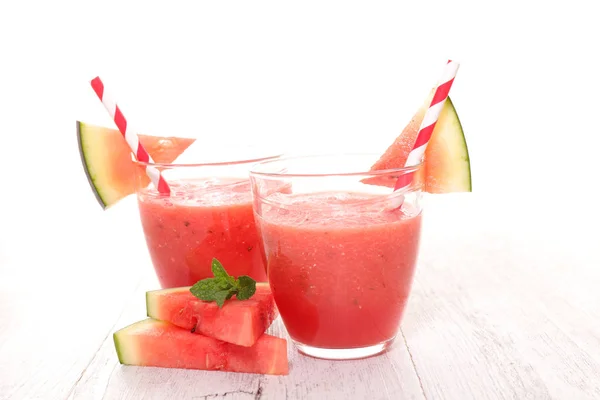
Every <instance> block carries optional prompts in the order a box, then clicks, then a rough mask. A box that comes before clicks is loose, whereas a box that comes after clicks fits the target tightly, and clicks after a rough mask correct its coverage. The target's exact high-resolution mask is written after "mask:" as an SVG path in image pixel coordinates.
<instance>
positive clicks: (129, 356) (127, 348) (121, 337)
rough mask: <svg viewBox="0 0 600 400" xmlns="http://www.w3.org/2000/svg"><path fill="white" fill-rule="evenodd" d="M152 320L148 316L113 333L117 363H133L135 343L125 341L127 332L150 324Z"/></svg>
mask: <svg viewBox="0 0 600 400" xmlns="http://www.w3.org/2000/svg"><path fill="white" fill-rule="evenodd" d="M152 322H153V320H152V319H150V318H148V319H145V320H142V321H138V322H135V323H133V324H131V325H128V326H126V327H124V328H122V329H120V330H118V331H117V332H115V333H113V342H114V343H115V350H116V351H117V357H118V358H119V363H121V364H123V365H135V364H136V362H135V360H134V358H135V343H134V342H131V343H126V342H127V340H126V339H127V338H128V333H129V332H131V331H132V330H136V329H139V328H140V327H143V326H145V325H148V324H151V323H152Z"/></svg>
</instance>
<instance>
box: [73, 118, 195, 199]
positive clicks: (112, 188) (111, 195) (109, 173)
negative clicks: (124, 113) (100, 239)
mask: <svg viewBox="0 0 600 400" xmlns="http://www.w3.org/2000/svg"><path fill="white" fill-rule="evenodd" d="M138 136H139V139H140V143H142V145H143V146H144V147H145V148H146V150H147V151H148V153H149V154H150V156H151V157H152V159H153V160H154V161H155V162H156V163H163V164H168V163H171V162H173V161H174V160H175V159H176V158H177V157H178V156H179V155H180V154H181V153H183V152H184V151H185V149H187V148H188V147H189V146H190V145H191V144H192V143H193V142H194V140H195V139H188V138H178V137H162V136H147V135H138ZM77 142H78V144H79V154H80V155H81V163H82V164H83V169H84V171H85V174H86V175H87V178H88V182H89V183H90V186H91V188H92V190H93V191H94V194H95V195H96V199H97V200H98V202H99V203H100V205H101V206H102V208H104V209H107V208H108V207H110V206H112V205H114V204H115V203H117V202H118V201H119V200H121V199H122V198H124V197H125V196H128V195H130V194H132V193H134V192H135V179H136V171H135V164H134V162H133V161H132V158H131V157H132V155H131V150H129V147H128V146H127V143H126V142H125V140H124V139H123V136H122V135H121V133H120V132H119V131H117V130H115V129H110V128H105V127H102V126H96V125H91V124H86V123H83V122H80V121H77ZM143 179H146V180H147V182H145V183H144V184H145V185H147V184H149V183H150V180H149V179H148V178H147V177H145V176H144V177H143Z"/></svg>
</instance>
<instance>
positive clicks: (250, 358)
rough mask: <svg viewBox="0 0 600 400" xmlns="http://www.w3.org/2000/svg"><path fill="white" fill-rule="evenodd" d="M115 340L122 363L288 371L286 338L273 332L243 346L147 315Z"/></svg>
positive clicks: (244, 370)
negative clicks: (252, 344)
mask: <svg viewBox="0 0 600 400" xmlns="http://www.w3.org/2000/svg"><path fill="white" fill-rule="evenodd" d="M113 339H114V342H115V348H116V350H117V355H118V357H119V362H120V363H121V364H126V365H137V366H146V367H163V368H183V369H200V370H209V371H229V372H247V373H255V374H270V375H287V374H288V357H287V341H286V340H285V339H281V338H278V337H274V336H271V335H266V334H265V335H262V336H261V337H260V338H259V339H258V340H257V341H256V343H255V344H254V346H252V347H244V346H237V345H234V344H231V343H225V342H222V341H220V340H217V339H214V338H211V337H208V336H204V335H198V334H192V333H190V332H189V331H188V330H186V329H182V328H179V327H176V326H174V325H172V324H169V323H168V322H164V321H156V320H153V319H150V318H148V319H146V320H143V321H139V322H136V323H134V324H132V325H129V326H128V327H125V328H123V329H121V330H119V331H117V332H115V334H114V335H113Z"/></svg>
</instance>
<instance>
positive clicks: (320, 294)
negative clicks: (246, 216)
mask: <svg viewBox="0 0 600 400" xmlns="http://www.w3.org/2000/svg"><path fill="white" fill-rule="evenodd" d="M269 197H270V196H269ZM269 197H267V199H266V200H265V201H264V202H263V203H262V204H261V206H260V215H258V214H257V215H256V219H257V224H258V228H259V231H261V234H262V239H263V244H264V256H265V257H266V260H267V265H268V277H269V282H270V285H271V289H272V291H273V295H274V297H275V301H276V303H277V307H278V309H279V312H280V314H281V317H282V318H283V321H284V323H285V326H286V328H287V330H288V332H289V334H290V336H291V337H292V339H294V340H295V341H296V342H300V343H302V344H305V345H308V346H313V347H319V348H328V349H348V348H359V347H367V346H373V345H377V344H379V343H383V342H386V341H388V340H390V339H393V338H394V337H395V335H396V332H397V331H398V328H399V324H400V319H401V317H402V314H403V311H404V308H405V305H406V302H407V299H408V295H409V292H410V287H411V283H412V278H413V272H414V269H415V264H416V259H417V252H418V247H419V238H420V230H421V214H420V210H419V211H418V210H416V209H414V208H411V206H410V205H409V204H405V205H404V207H403V210H399V209H397V210H394V211H382V210H383V205H382V203H381V197H379V201H375V200H374V199H375V198H374V197H373V196H372V195H368V194H359V193H313V194H297V195H293V196H286V198H285V200H282V203H278V200H277V198H276V197H274V198H273V199H270V198H269ZM281 198H282V199H283V197H281Z"/></svg>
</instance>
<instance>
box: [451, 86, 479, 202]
mask: <svg viewBox="0 0 600 400" xmlns="http://www.w3.org/2000/svg"><path fill="white" fill-rule="evenodd" d="M447 100H448V101H447V102H446V104H447V106H448V107H450V113H451V115H452V116H453V117H454V120H455V121H453V122H454V124H455V126H456V127H457V128H458V131H459V132H460V133H461V135H460V142H461V143H462V148H463V149H464V152H465V154H464V155H463V156H462V161H463V162H465V163H466V168H465V169H464V170H463V171H464V172H465V177H464V180H465V181H464V183H465V186H464V188H463V190H464V191H465V192H472V191H473V183H472V176H471V158H470V157H469V147H468V145H467V139H466V138H465V131H464V130H463V127H462V124H461V122H460V118H459V117H458V112H456V107H454V103H452V100H451V99H450V97H448V99H447Z"/></svg>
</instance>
